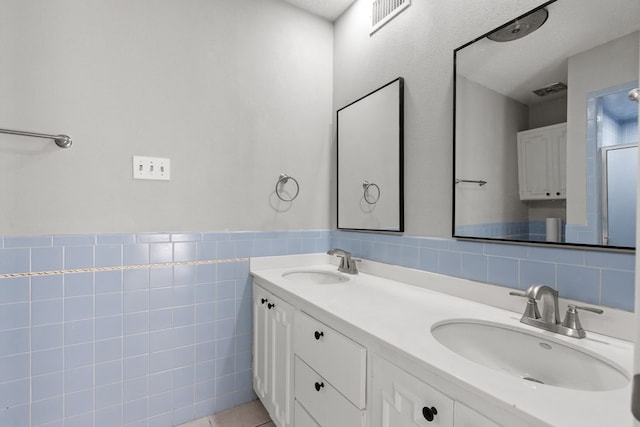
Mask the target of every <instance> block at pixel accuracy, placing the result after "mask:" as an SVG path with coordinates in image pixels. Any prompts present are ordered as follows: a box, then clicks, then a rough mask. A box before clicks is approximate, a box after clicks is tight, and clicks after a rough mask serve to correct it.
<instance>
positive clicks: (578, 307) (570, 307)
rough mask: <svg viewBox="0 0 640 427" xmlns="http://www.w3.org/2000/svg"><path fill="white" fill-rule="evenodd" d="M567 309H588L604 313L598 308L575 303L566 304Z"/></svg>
mask: <svg viewBox="0 0 640 427" xmlns="http://www.w3.org/2000/svg"><path fill="white" fill-rule="evenodd" d="M568 309H569V310H572V309H573V310H584V311H590V312H592V313H596V314H602V313H604V311H602V310H600V309H599V308H593V307H582V306H579V305H575V304H569V305H568Z"/></svg>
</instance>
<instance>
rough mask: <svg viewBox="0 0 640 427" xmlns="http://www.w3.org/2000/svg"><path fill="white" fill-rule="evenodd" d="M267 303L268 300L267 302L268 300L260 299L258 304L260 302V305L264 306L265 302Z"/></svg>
mask: <svg viewBox="0 0 640 427" xmlns="http://www.w3.org/2000/svg"><path fill="white" fill-rule="evenodd" d="M267 301H269V300H268V299H266V298H262V299H261V300H260V302H261V303H262V304H264V303H265V302H267Z"/></svg>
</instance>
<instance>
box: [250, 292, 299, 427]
mask: <svg viewBox="0 0 640 427" xmlns="http://www.w3.org/2000/svg"><path fill="white" fill-rule="evenodd" d="M293 313H294V308H293V307H292V306H291V305H289V304H287V303H286V302H284V301H283V300H281V299H279V298H277V297H275V296H274V295H272V294H271V293H269V292H267V291H266V290H264V289H262V288H261V287H259V286H257V285H255V284H254V286H253V316H254V317H253V326H254V332H253V334H254V335H253V387H254V390H255V392H256V394H257V395H258V397H259V398H260V400H261V401H262V403H263V404H264V406H265V408H266V409H267V411H268V412H269V415H270V416H271V418H272V420H273V421H274V423H275V424H276V425H277V426H278V427H290V426H292V425H293V424H292V421H293V346H292V337H293Z"/></svg>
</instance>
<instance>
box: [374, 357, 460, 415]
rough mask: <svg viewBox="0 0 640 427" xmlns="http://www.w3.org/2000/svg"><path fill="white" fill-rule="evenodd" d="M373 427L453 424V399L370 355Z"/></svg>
mask: <svg viewBox="0 0 640 427" xmlns="http://www.w3.org/2000/svg"><path fill="white" fill-rule="evenodd" d="M372 376H373V384H372V392H371V393H372V396H371V399H372V403H373V404H372V413H371V426H372V427H425V426H440V427H443V426H447V427H452V426H453V400H452V399H450V398H449V397H448V396H446V395H444V394H442V393H440V392H439V391H437V390H436V389H434V388H433V387H430V386H429V385H427V384H425V383H424V382H422V381H420V380H419V379H417V378H416V377H414V376H412V375H410V374H408V373H407V372H405V371H403V370H402V369H400V368H398V367H396V366H394V365H392V364H391V363H389V362H387V361H386V360H384V359H382V358H381V357H379V356H377V355H374V356H373V370H372Z"/></svg>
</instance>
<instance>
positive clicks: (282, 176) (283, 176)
mask: <svg viewBox="0 0 640 427" xmlns="http://www.w3.org/2000/svg"><path fill="white" fill-rule="evenodd" d="M289 180H291V181H293V182H294V184H296V192H295V194H294V195H293V196H291V197H290V198H288V199H287V198H286V197H283V196H282V194H280V193H281V192H282V187H283V186H284V185H285V184H286V183H287V182H289ZM299 192H300V184H298V181H297V180H296V179H295V178H294V177H292V176H289V175H287V174H286V173H281V174H280V177H279V178H278V182H276V196H278V198H279V199H280V200H282V201H283V202H292V201H293V200H295V198H296V197H298V193H299ZM285 194H287V195H288V193H285Z"/></svg>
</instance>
